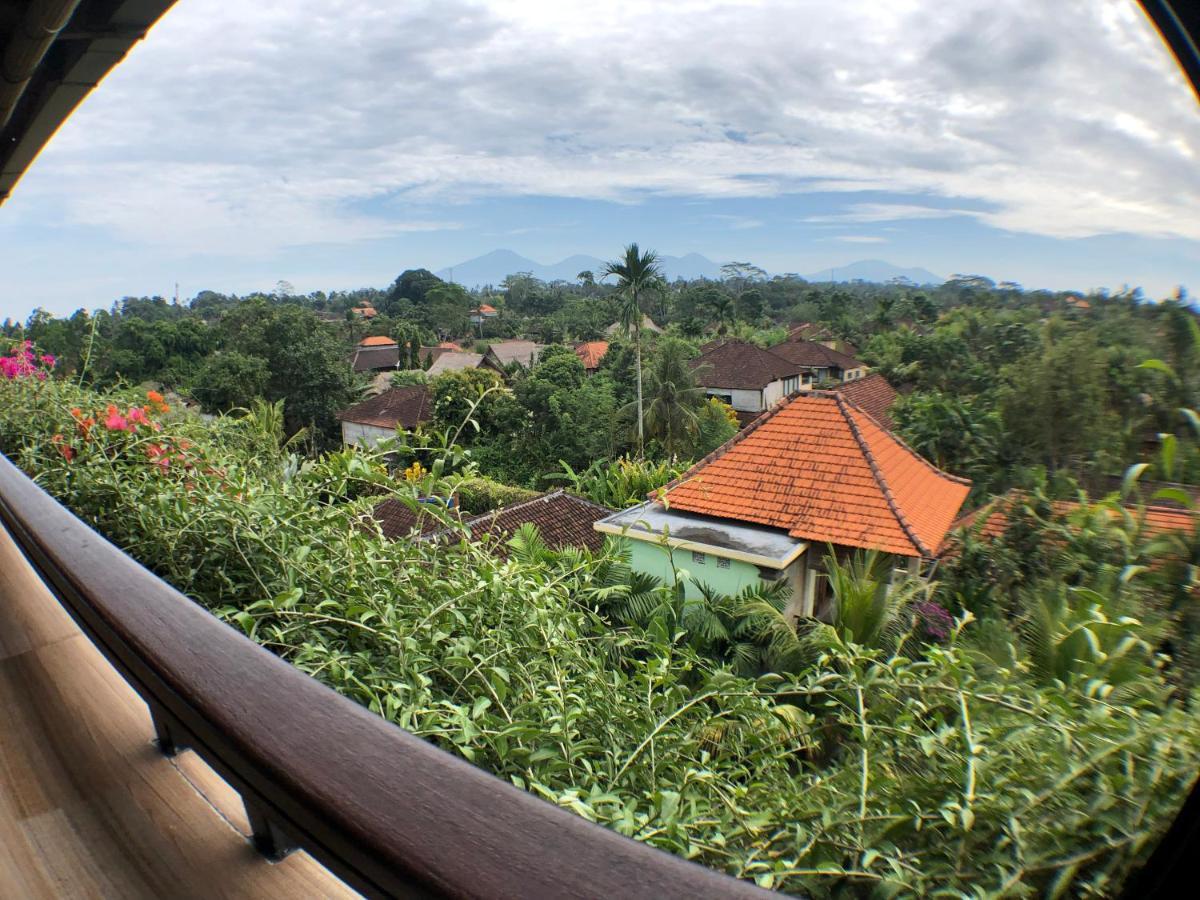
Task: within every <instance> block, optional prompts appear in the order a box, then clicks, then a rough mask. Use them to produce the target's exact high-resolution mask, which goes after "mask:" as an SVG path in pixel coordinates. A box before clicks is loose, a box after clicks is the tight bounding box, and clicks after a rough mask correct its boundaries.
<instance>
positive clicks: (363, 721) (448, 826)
mask: <svg viewBox="0 0 1200 900" xmlns="http://www.w3.org/2000/svg"><path fill="white" fill-rule="evenodd" d="M0 520H2V521H3V524H4V525H5V526H6V527H7V528H8V530H9V531H10V532H11V534H12V536H13V539H14V540H15V541H16V543H17V544H18V546H19V547H20V548H21V549H22V552H24V554H25V555H26V556H27V557H28V558H29V560H30V561H31V562H32V563H33V565H34V567H35V568H36V569H37V570H38V572H39V573H40V575H41V577H42V579H43V580H44V581H45V582H46V584H47V585H48V586H49V587H50V589H51V590H52V591H53V592H54V594H55V595H56V596H57V597H58V598H59V599H60V601H61V602H62V604H63V606H64V607H65V608H66V610H67V611H68V612H69V613H70V615H71V616H72V618H74V619H75V621H76V622H77V623H78V624H79V626H80V628H81V629H82V630H83V631H84V632H85V633H86V634H87V635H88V637H89V638H90V639H91V640H92V642H93V643H94V644H95V645H96V646H97V647H98V648H99V649H100V650H101V651H102V652H103V653H104V655H105V656H106V657H107V658H108V660H109V661H110V662H111V663H112V664H113V666H114V667H115V668H116V669H117V670H118V671H119V672H120V673H121V675H122V677H124V678H125V680H126V681H127V682H128V683H129V684H130V685H131V686H132V687H133V688H134V690H136V691H137V693H138V694H139V695H140V696H141V697H142V699H143V700H145V702H146V703H147V704H148V705H149V707H150V711H151V714H152V716H153V719H154V722H155V724H156V728H157V730H158V739H159V746H160V747H161V749H162V750H163V751H164V752H165V753H168V754H171V753H175V752H177V751H178V750H180V749H182V748H184V747H189V748H191V749H193V750H194V751H196V752H197V753H199V754H200V755H201V756H202V757H203V758H204V759H205V761H206V762H207V763H208V764H209V765H211V766H212V767H213V768H214V769H215V770H216V771H217V772H219V773H220V774H221V776H222V777H223V778H225V779H226V780H227V781H228V782H229V783H230V785H232V786H233V787H234V788H235V789H236V790H237V791H238V792H239V793H240V794H241V796H242V799H243V801H244V802H245V805H246V809H247V812H248V814H249V817H250V820H251V824H252V826H253V829H254V836H255V842H256V844H257V845H258V846H259V848H260V849H261V850H262V851H263V852H264V853H265V854H267V855H281V854H283V853H285V852H286V851H287V850H288V849H290V848H292V847H301V848H303V849H304V850H306V851H308V852H309V853H310V854H312V855H313V856H314V857H316V858H317V859H318V860H319V861H320V862H321V863H322V864H324V865H325V866H326V867H328V868H329V869H330V870H331V871H332V872H334V873H335V874H336V875H337V876H338V877H340V878H342V879H344V880H345V881H346V882H347V883H348V884H350V885H352V886H353V887H354V888H356V889H357V890H359V891H361V892H363V893H364V894H366V895H368V896H387V897H390V896H410V895H434V896H453V897H546V896H553V897H615V898H622V900H627V898H639V897H646V898H665V897H687V898H698V897H742V896H745V897H750V896H762V895H764V894H765V892H763V891H760V890H759V889H757V888H756V887H754V886H753V885H751V884H749V883H747V882H743V881H738V880H736V879H733V878H730V877H728V876H725V875H722V874H720V873H718V872H715V871H712V870H709V869H706V868H704V867H702V866H699V865H696V864H694V863H690V862H687V861H685V860H683V859H680V858H678V857H675V856H672V855H670V854H668V853H664V852H662V851H659V850H655V849H654V848H652V847H650V846H647V845H645V844H641V843H638V842H637V841H633V840H631V839H629V838H625V837H622V836H621V835H618V834H616V833H615V832H612V831H609V830H608V829H605V828H602V827H601V826H599V825H596V824H593V823H591V822H588V821H586V820H584V819H581V818H579V817H578V816H575V815H574V814H572V813H570V812H567V811H566V810H563V809H560V808H558V807H556V806H554V805H552V804H549V803H546V802H544V801H542V800H539V799H537V798H535V797H533V796H531V795H529V794H527V793H525V792H524V791H521V790H518V789H517V788H515V787H513V786H512V785H510V784H508V783H507V782H504V781H501V780H500V779H498V778H496V777H494V776H492V775H489V774H487V773H486V772H483V771H481V770H480V769H477V768H475V767H474V766H472V765H470V764H469V763H467V762H465V761H464V760H461V759H459V758H458V757H456V756H453V755H451V754H449V753H447V752H445V751H443V750H439V749H438V748H436V747H434V746H432V745H431V744H428V743H426V742H425V741H423V740H421V739H419V738H417V737H415V736H413V735H411V734H409V733H408V732H406V731H404V730H402V729H400V728H398V727H396V726H395V725H393V724H391V723H390V722H387V721H385V720H384V719H382V718H380V717H378V716H376V715H374V714H373V713H371V712H369V711H368V710H366V709H364V708H363V707H361V706H359V705H358V704H357V703H354V702H353V701H351V700H349V699H347V698H345V697H342V696H341V695H339V694H337V693H336V692H334V691H333V690H331V689H329V688H327V687H325V686H324V685H322V684H320V683H319V682H317V681H316V680H314V679H312V678H310V677H309V676H307V675H305V674H304V673H302V672H300V671H299V670H297V669H294V668H293V667H292V666H290V665H289V664H288V663H286V662H284V661H283V660H282V659H280V658H278V657H277V656H275V655H274V654H272V653H270V652H269V651H267V650H265V649H263V648H262V647H260V646H259V645H257V644H255V643H254V642H253V641H251V640H249V639H248V638H247V637H245V636H244V635H242V634H241V633H239V632H237V631H235V630H234V629H232V628H230V627H229V626H227V625H225V624H224V623H222V622H221V621H219V620H218V619H216V618H214V617H213V616H212V615H210V614H209V613H208V612H207V611H205V610H204V609H202V608H201V607H199V606H197V605H196V604H195V603H193V602H192V601H190V600H189V599H188V598H186V597H185V596H183V595H182V594H180V593H179V592H178V591H176V590H175V589H174V588H172V587H170V586H169V585H168V584H166V583H165V582H163V581H162V580H161V579H159V578H157V577H156V576H155V575H153V574H152V573H150V572H149V571H147V570H146V569H144V568H143V567H142V566H141V565H139V564H138V563H137V562H135V561H134V560H133V559H131V558H130V557H129V556H127V555H126V554H124V553H122V552H121V551H120V550H119V549H117V548H116V547H115V546H113V545H112V544H110V543H109V542H108V541H106V540H105V539H104V538H103V537H101V536H100V535H98V534H97V533H96V532H95V531H93V530H92V529H90V528H89V527H88V526H87V525H85V524H84V523H83V522H81V521H80V520H79V519H77V518H76V517H75V516H74V515H72V514H71V513H70V512H69V511H68V510H67V509H65V508H64V507H63V506H61V505H60V504H59V503H57V502H56V501H55V500H54V499H53V498H51V497H50V496H49V495H48V494H46V493H45V492H44V491H42V490H41V488H39V487H38V486H37V485H36V484H34V483H33V482H32V481H31V480H30V479H29V478H27V477H26V476H25V475H24V474H23V473H21V472H20V471H19V470H18V469H17V468H16V467H15V466H14V465H13V464H12V463H11V462H10V461H9V460H8V459H6V458H4V457H3V456H0Z"/></svg>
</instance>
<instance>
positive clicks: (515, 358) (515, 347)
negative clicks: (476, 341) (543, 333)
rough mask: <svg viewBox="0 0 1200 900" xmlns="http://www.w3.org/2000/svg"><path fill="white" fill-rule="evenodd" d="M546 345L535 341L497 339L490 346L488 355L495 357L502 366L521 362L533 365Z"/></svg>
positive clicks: (524, 364)
mask: <svg viewBox="0 0 1200 900" xmlns="http://www.w3.org/2000/svg"><path fill="white" fill-rule="evenodd" d="M544 349H545V347H544V346H543V345H541V344H536V343H534V342H533V341H497V342H496V343H494V344H492V345H491V346H490V347H488V352H487V354H486V355H488V356H491V357H493V358H494V359H495V360H496V361H497V362H498V363H499V364H500V365H501V366H507V365H508V364H509V363H513V362H515V363H520V364H521V365H523V366H532V365H534V364H536V363H537V361H538V357H539V356H540V355H541V353H542V351H543V350H544Z"/></svg>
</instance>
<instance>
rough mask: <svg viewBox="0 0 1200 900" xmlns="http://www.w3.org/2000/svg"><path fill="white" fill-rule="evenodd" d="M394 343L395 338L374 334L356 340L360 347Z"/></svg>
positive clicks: (385, 345) (386, 345) (382, 345)
mask: <svg viewBox="0 0 1200 900" xmlns="http://www.w3.org/2000/svg"><path fill="white" fill-rule="evenodd" d="M394 343H396V339H395V338H390V337H387V336H386V335H382V334H379V335H375V336H373V337H365V338H363V339H362V340H361V341H359V342H358V346H360V347H390V346H392V344H394Z"/></svg>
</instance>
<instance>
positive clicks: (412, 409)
mask: <svg viewBox="0 0 1200 900" xmlns="http://www.w3.org/2000/svg"><path fill="white" fill-rule="evenodd" d="M337 418H338V421H341V422H353V423H355V424H356V425H374V426H375V427H377V428H395V427H396V426H397V425H401V426H403V427H405V428H416V427H417V426H418V425H419V424H421V423H422V422H428V421H429V420H430V419H431V418H433V392H432V391H430V389H429V387H428V385H424V384H414V385H410V386H408V387H400V388H392V389H391V390H390V391H384V392H383V393H382V394H380V395H379V396H377V397H372V398H371V399H370V400H364V401H363V402H362V403H359V404H357V405H355V406H351V407H350V408H349V409H344V410H342V411H341V412H339V413H338V414H337Z"/></svg>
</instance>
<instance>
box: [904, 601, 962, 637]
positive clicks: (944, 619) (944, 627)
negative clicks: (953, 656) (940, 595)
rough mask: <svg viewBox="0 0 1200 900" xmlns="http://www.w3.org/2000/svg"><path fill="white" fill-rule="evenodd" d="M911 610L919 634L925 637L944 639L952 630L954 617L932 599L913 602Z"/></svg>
mask: <svg viewBox="0 0 1200 900" xmlns="http://www.w3.org/2000/svg"><path fill="white" fill-rule="evenodd" d="M911 612H912V614H913V617H914V618H915V619H916V620H917V625H918V626H919V627H920V629H921V636H922V637H924V638H926V639H929V640H934V641H944V640H946V639H947V638H948V637H950V632H951V631H953V630H954V618H953V617H952V616H951V615H950V613H948V612H946V610H945V609H943V608H942V607H941V606H939V605H938V604H936V603H934V602H933V601H932V600H922V601H920V602H918V603H914V604H913V605H912V607H911Z"/></svg>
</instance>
